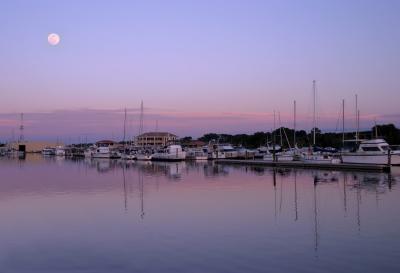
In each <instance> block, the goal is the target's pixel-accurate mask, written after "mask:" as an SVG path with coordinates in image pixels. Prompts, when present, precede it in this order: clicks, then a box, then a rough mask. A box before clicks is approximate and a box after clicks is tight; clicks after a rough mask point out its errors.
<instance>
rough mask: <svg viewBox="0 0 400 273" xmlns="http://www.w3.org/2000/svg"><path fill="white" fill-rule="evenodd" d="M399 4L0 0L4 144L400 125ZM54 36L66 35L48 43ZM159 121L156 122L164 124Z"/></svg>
mask: <svg viewBox="0 0 400 273" xmlns="http://www.w3.org/2000/svg"><path fill="white" fill-rule="evenodd" d="M399 11H400V1H389V0H387V1H368V0H363V1H361V0H360V1H355V0H354V1H339V0H338V1H267V0H264V1H256V0H251V1H244V0H243V1H220V0H214V1H205V0H204V1H173V0H171V1H90V0H87V1H78V0H71V1H43V0H37V1H28V0H26V1H19V0H2V1H0V60H1V61H0V75H1V77H0V79H1V80H0V141H4V140H8V139H10V138H12V136H13V135H14V136H15V135H18V134H19V132H18V125H19V113H21V112H23V113H24V117H25V121H24V123H25V135H26V138H27V139H29V138H31V139H54V138H56V137H57V138H64V139H66V138H68V139H71V138H75V139H78V138H83V137H86V138H91V139H98V138H114V139H120V138H121V137H122V132H123V120H124V110H123V109H124V108H127V109H128V121H129V122H128V123H129V124H128V127H129V135H135V134H137V131H138V126H139V125H138V124H139V107H140V102H141V100H143V101H144V105H145V130H155V128H156V127H157V128H158V130H160V131H161V130H162V131H169V132H171V133H176V134H178V135H179V136H186V135H192V136H201V135H202V134H204V133H207V132H211V131H213V132H220V133H253V132H256V131H269V130H271V128H272V127H273V111H274V110H275V111H276V113H278V112H279V113H280V117H281V122H280V123H279V122H278V119H277V123H279V124H281V125H283V126H287V127H292V124H293V101H294V100H296V101H297V117H298V124H299V127H302V129H309V128H311V126H312V121H311V119H312V118H311V117H312V112H313V107H312V105H313V103H312V102H313V95H312V81H313V80H316V83H317V116H318V127H320V128H322V129H324V130H333V131H334V130H337V128H338V117H339V113H340V111H341V110H340V107H341V100H342V99H345V105H346V110H345V113H346V130H350V129H354V127H355V120H354V113H355V106H354V105H355V99H354V97H355V94H358V98H359V100H358V101H359V109H360V113H361V125H360V126H361V127H362V128H370V127H372V126H373V124H374V120H375V119H376V120H377V122H378V123H384V122H391V123H395V124H397V125H399V124H400V110H399V108H398V101H399V100H398V98H400V95H398V93H399V91H400V90H399V89H400V88H399V87H400V84H399V77H398V74H399V71H400V54H398V49H399V48H400V16H398V14H399ZM50 33H58V34H59V35H60V37H61V42H60V43H59V44H58V45H57V46H51V45H50V44H49V43H48V42H47V36H48V35H49V34H50ZM156 123H158V126H156V125H155V124H156Z"/></svg>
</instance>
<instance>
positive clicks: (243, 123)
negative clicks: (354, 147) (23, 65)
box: [0, 108, 400, 142]
mask: <svg viewBox="0 0 400 273" xmlns="http://www.w3.org/2000/svg"><path fill="white" fill-rule="evenodd" d="M127 113H128V118H127V125H126V127H127V132H128V133H127V137H128V138H131V137H133V136H135V135H136V134H137V133H138V127H139V115H140V109H138V108H130V109H127ZM280 116H281V121H282V126H286V127H290V128H292V127H293V126H292V125H293V114H292V113H280ZM24 117H25V120H24V124H25V132H24V133H25V136H26V138H27V139H50V140H55V139H56V138H58V139H61V140H64V141H65V142H68V141H72V142H77V141H82V140H83V139H86V138H87V139H88V140H96V139H100V138H114V139H115V140H121V139H122V134H123V133H122V132H123V123H124V109H75V110H55V111H52V112H36V113H25V115H24ZM375 118H376V119H377V120H378V122H380V123H382V122H392V123H397V122H398V121H399V120H400V114H393V115H381V116H378V115H363V116H361V118H360V120H361V128H370V127H372V125H373V122H374V119H375ZM156 121H158V130H159V131H169V132H171V133H175V134H177V135H179V136H186V135H191V136H201V135H203V134H205V133H209V132H216V133H232V134H233V133H254V132H256V131H270V130H271V129H272V127H273V113H271V112H233V111H232V112H182V111H174V110H169V109H154V108H146V109H145V114H144V123H145V130H146V131H154V130H155V127H156ZM338 121H340V120H339V119H338V114H337V113H335V114H329V113H327V114H325V115H320V116H319V118H318V126H319V127H320V128H322V129H325V130H330V131H332V130H338V129H340V128H341V125H340V123H338ZM19 123H20V121H19V114H17V113H4V114H0V141H5V140H8V139H10V138H11V136H12V131H14V134H15V135H17V134H18V127H19ZM353 123H354V117H352V116H349V117H348V118H346V126H347V128H349V129H352V128H350V127H351V126H353V125H352V124H353ZM297 124H298V127H297V128H299V129H306V130H309V129H310V128H311V125H312V122H311V119H310V117H309V115H304V114H302V113H299V114H298V115H297ZM338 125H340V126H338ZM277 126H279V123H278V120H277Z"/></svg>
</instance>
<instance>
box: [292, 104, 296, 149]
mask: <svg viewBox="0 0 400 273" xmlns="http://www.w3.org/2000/svg"><path fill="white" fill-rule="evenodd" d="M293 147H294V148H296V100H294V101H293Z"/></svg>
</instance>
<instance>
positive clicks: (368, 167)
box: [215, 159, 390, 172]
mask: <svg viewBox="0 0 400 273" xmlns="http://www.w3.org/2000/svg"><path fill="white" fill-rule="evenodd" d="M215 163H217V164H238V165H255V166H266V167H279V168H301V169H322V170H336V171H340V170H344V171H366V172H368V171H369V172H371V171H374V172H390V166H389V165H375V164H345V163H339V164H321V163H306V162H302V161H288V162H269V161H264V160H254V159H251V160H242V159H216V160H215Z"/></svg>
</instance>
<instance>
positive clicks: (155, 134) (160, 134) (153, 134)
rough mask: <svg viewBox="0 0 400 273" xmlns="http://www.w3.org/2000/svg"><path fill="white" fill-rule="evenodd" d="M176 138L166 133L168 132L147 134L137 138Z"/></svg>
mask: <svg viewBox="0 0 400 273" xmlns="http://www.w3.org/2000/svg"><path fill="white" fill-rule="evenodd" d="M166 136H170V137H177V136H176V135H174V134H171V133H168V132H147V133H143V134H141V135H139V136H138V137H166Z"/></svg>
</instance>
